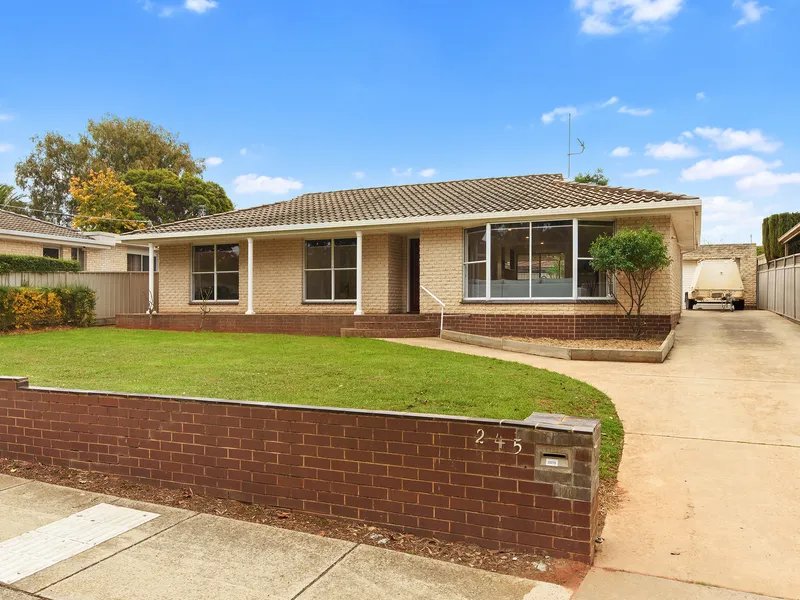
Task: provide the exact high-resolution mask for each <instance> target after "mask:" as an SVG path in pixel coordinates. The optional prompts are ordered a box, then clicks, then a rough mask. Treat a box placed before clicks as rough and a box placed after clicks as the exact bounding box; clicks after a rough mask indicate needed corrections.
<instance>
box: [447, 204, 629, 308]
mask: <svg viewBox="0 0 800 600" xmlns="http://www.w3.org/2000/svg"><path fill="white" fill-rule="evenodd" d="M552 221H571V222H572V295H571V296H559V297H535V298H534V297H533V296H532V294H533V258H532V254H533V228H534V226H536V224H537V223H548V222H552ZM581 221H596V219H558V218H550V219H539V220H529V221H525V220H522V221H520V220H519V219H514V220H513V221H496V222H491V223H486V224H485V225H481V226H477V227H469V228H467V227H465V228H464V234H463V242H462V243H463V260H462V266H461V269H462V292H461V301H462V302H465V303H475V302H477V303H481V302H489V303H494V304H536V303H540V304H542V303H559V302H577V301H579V302H607V301H609V300H613V298H614V296H613V293H614V290H615V282H614V279H613V277H609V284H608V290H609V293H608V295H606V296H579V295H578V274H579V271H578V266H579V264H580V261H581V260H583V261H585V260H587V259H590V258H589V257H583V256H581V257H579V256H578V235H579V226H580V223H581ZM606 222H607V223H609V224H611V225H612V226H613V228H614V229H613V230H614V235H616V232H617V222H616V220H609V221H606ZM525 223H527V224H528V228H529V234H528V297H527V298H525V297H518V298H492V296H491V292H492V289H491V284H492V273H491V262H492V251H491V243H492V228H493V227H495V226H498V225H504V224H505V225H508V224H519V225H523V224H525ZM481 229H485V232H486V233H485V243H486V248H485V250H484V254H485V258H484V259H483V260H473V261H470V260H468V259H469V240H468V236H469V234H470V233H475V232H478V231H480V230H481ZM481 263H485V271H486V279H485V283H484V285H485V294H484V295H483V296H468V295H467V293H468V291H469V285H468V273H469V270H468V266H469V265H476V264H481ZM607 277H608V275H607Z"/></svg>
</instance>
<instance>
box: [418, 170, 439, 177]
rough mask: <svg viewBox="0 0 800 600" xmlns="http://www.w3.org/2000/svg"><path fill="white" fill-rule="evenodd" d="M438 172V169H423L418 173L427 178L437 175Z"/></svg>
mask: <svg viewBox="0 0 800 600" xmlns="http://www.w3.org/2000/svg"><path fill="white" fill-rule="evenodd" d="M436 173H438V171H437V170H436V169H422V171H420V172H419V173H418V175H419V176H420V177H425V178H426V179H427V178H428V177H433V176H434V175H436Z"/></svg>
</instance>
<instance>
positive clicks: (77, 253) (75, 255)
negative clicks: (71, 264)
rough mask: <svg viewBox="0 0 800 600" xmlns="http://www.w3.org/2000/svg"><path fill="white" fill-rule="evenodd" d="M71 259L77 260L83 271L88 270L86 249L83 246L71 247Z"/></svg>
mask: <svg viewBox="0 0 800 600" xmlns="http://www.w3.org/2000/svg"><path fill="white" fill-rule="evenodd" d="M70 259H72V260H74V261H76V262H77V263H78V264H79V265H80V267H81V271H85V270H86V250H85V249H83V248H71V249H70Z"/></svg>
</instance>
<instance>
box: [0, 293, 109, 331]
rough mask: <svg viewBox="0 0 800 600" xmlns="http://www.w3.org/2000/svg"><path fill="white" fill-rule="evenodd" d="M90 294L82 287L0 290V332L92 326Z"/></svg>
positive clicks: (92, 307)
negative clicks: (58, 326)
mask: <svg viewBox="0 0 800 600" xmlns="http://www.w3.org/2000/svg"><path fill="white" fill-rule="evenodd" d="M94 307H95V294H94V290H92V289H90V288H88V287H85V286H68V287H55V288H32V287H0V331H8V330H9V329H35V328H39V327H53V326H57V325H70V326H73V327H88V326H89V325H91V324H92V323H93V322H94Z"/></svg>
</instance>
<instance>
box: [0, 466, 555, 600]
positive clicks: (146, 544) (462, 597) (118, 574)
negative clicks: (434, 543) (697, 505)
mask: <svg viewBox="0 0 800 600" xmlns="http://www.w3.org/2000/svg"><path fill="white" fill-rule="evenodd" d="M99 503H107V504H112V505H117V506H124V507H128V508H134V509H137V510H143V511H147V512H153V513H157V514H159V515H160V516H159V517H157V518H155V519H153V520H151V521H149V522H147V523H145V524H144V525H140V526H139V527H136V528H135V529H131V530H129V531H127V532H126V533H123V534H121V535H118V536H116V537H113V538H112V539H110V540H108V541H106V542H103V543H101V544H99V545H97V546H95V547H94V548H92V549H90V550H87V551H85V552H83V553H80V554H77V555H75V556H73V557H72V558H68V559H67V560H64V561H63V562H60V563H57V564H55V565H53V566H51V567H48V568H46V569H44V570H42V571H39V572H38V573H36V574H33V575H30V576H28V577H26V578H24V579H21V580H19V581H16V582H13V583H11V584H10V585H2V584H0V600H31V599H32V598H49V599H52V600H155V599H159V600H161V599H163V600H167V599H170V600H172V599H174V598H190V599H191V600H218V599H220V598H224V599H225V600H316V599H323V598H324V599H325V600H364V599H365V598H370V599H371V600H390V599H391V600H404V599H408V600H423V599H424V600H427V599H430V598H436V599H444V600H473V599H474V600H486V599H496V600H506V599H509V600H568V598H569V597H570V592H569V591H568V590H566V589H564V588H562V587H560V586H557V585H552V584H547V583H537V582H534V581H530V580H527V579H520V578H517V577H509V576H507V575H498V574H495V573H490V572H488V571H482V570H480V569H471V568H469V567H462V566H458V565H453V564H450V563H447V562H443V561H437V560H433V559H426V558H421V557H417V556H411V555H408V554H403V553H400V552H394V551H391V550H383V549H380V548H375V547H373V546H364V545H360V544H356V543H353V542H346V541H342V540H335V539H330V538H325V537H319V536H315V535H309V534H306V533H299V532H295V531H289V530H286V529H278V528H275V527H269V526H266V525H257V524H253V523H245V522H242V521H234V520H232V519H226V518H224V517H216V516H211V515H205V514H197V513H194V512H191V511H187V510H182V509H178V508H170V507H165V506H160V505H154V504H146V503H143V502H135V501H131V500H123V499H120V498H115V497H113V496H104V495H101V494H95V493H90V492H84V491H81V490H75V489H71V488H65V487H59V486H54V485H49V484H46V483H39V482H36V481H28V480H26V479H18V478H15V477H8V476H4V475H0V514H2V517H0V543H2V542H4V541H6V540H10V539H12V538H16V537H17V536H20V535H22V534H25V533H27V532H30V531H33V530H35V529H38V528H40V527H42V526H44V525H47V524H49V523H53V522H54V521H58V520H60V519H63V518H65V517H67V516H69V515H72V514H74V513H76V512H80V511H83V510H85V509H87V508H89V507H91V506H94V505H96V504H99ZM1 550H2V549H0V551H1ZM0 560H2V554H0ZM0 566H2V565H0Z"/></svg>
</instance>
